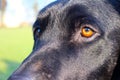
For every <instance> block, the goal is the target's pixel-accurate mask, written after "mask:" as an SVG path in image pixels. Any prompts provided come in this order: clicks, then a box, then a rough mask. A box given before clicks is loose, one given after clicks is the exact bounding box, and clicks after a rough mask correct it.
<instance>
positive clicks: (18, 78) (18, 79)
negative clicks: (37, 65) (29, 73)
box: [8, 76, 31, 80]
mask: <svg viewBox="0 0 120 80" xmlns="http://www.w3.org/2000/svg"><path fill="white" fill-rule="evenodd" d="M8 80H31V79H30V78H27V77H24V76H10V77H9V78H8Z"/></svg>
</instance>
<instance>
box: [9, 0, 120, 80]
mask: <svg viewBox="0 0 120 80" xmlns="http://www.w3.org/2000/svg"><path fill="white" fill-rule="evenodd" d="M33 32H34V40H35V43H34V48H33V52H32V53H31V55H30V56H29V57H28V58H27V59H25V61H24V62H23V63H22V64H21V66H20V67H19V68H18V69H17V70H16V71H15V72H14V73H13V74H12V76H11V77H10V78H9V79H8V80H120V62H119V59H120V58H119V53H120V0H58V1H56V2H54V3H52V4H50V5H48V6H47V7H45V8H44V9H43V10H41V11H40V13H39V15H38V18H37V20H36V22H35V24H34V26H33Z"/></svg>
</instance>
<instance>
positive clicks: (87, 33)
mask: <svg viewBox="0 0 120 80" xmlns="http://www.w3.org/2000/svg"><path fill="white" fill-rule="evenodd" d="M94 33H95V31H94V30H93V29H92V28H90V27H89V26H85V27H83V28H82V29H81V35H82V37H86V38H90V37H92V36H93V35H94Z"/></svg>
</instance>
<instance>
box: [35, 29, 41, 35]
mask: <svg viewBox="0 0 120 80" xmlns="http://www.w3.org/2000/svg"><path fill="white" fill-rule="evenodd" d="M40 33H41V29H40V28H36V29H35V31H34V35H35V36H36V37H38V36H39V35H40Z"/></svg>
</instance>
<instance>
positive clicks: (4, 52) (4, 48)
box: [0, 27, 33, 80]
mask: <svg viewBox="0 0 120 80" xmlns="http://www.w3.org/2000/svg"><path fill="white" fill-rule="evenodd" d="M32 46H33V37H32V29H31V28H30V27H24V28H14V29H7V28H6V29H5V28H2V29H0V80H7V78H8V77H9V75H10V74H11V73H12V72H13V71H14V70H15V69H16V68H17V67H18V66H19V65H20V63H21V62H22V61H23V60H24V59H25V58H26V57H27V56H28V55H29V54H30V52H31V50H32Z"/></svg>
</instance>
